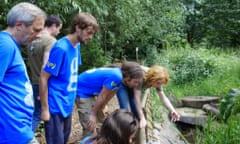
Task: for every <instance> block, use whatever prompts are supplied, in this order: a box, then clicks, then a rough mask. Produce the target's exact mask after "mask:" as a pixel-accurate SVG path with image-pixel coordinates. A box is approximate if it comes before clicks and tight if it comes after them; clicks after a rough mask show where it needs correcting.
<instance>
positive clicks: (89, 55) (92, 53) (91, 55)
mask: <svg viewBox="0 0 240 144" xmlns="http://www.w3.org/2000/svg"><path fill="white" fill-rule="evenodd" d="M81 55H82V65H81V66H80V68H79V72H82V71H85V70H87V69H90V68H93V67H101V66H103V65H106V64H109V63H110V62H111V61H110V58H107V57H105V56H104V53H103V50H102V49H99V43H98V39H97V38H95V39H93V40H92V41H91V42H89V43H88V44H87V45H81Z"/></svg>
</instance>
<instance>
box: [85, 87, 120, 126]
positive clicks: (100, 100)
mask: <svg viewBox="0 0 240 144" xmlns="http://www.w3.org/2000/svg"><path fill="white" fill-rule="evenodd" d="M115 93H116V91H110V90H108V89H107V88H105V87H103V88H102V90H101V92H100V94H99V95H98V97H97V100H96V102H95V104H94V106H93V108H92V110H91V113H90V115H89V120H88V127H89V128H90V130H94V129H95V128H96V123H97V119H96V115H97V112H98V111H99V110H100V109H102V108H103V107H104V106H105V105H106V104H107V103H108V102H109V100H110V99H111V98H112V97H113V96H114V94H115Z"/></svg>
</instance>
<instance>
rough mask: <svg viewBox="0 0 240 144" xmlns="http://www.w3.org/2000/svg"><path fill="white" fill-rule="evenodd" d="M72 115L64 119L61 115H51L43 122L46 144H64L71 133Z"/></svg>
mask: <svg viewBox="0 0 240 144" xmlns="http://www.w3.org/2000/svg"><path fill="white" fill-rule="evenodd" d="M71 125H72V115H69V116H68V117H66V118H64V117H62V115H61V114H51V117H50V120H49V121H47V122H44V128H45V137H46V141H47V144H66V143H67V141H68V138H69V135H70V132H71Z"/></svg>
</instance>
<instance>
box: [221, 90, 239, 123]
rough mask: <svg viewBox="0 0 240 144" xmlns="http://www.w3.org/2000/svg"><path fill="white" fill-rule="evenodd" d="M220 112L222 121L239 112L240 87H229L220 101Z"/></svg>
mask: <svg viewBox="0 0 240 144" xmlns="http://www.w3.org/2000/svg"><path fill="white" fill-rule="evenodd" d="M219 109H220V114H221V118H222V119H223V120H224V121H227V120H228V118H229V117H230V116H231V115H236V114H237V113H240V89H230V90H229V91H228V92H227V94H226V95H225V96H224V98H223V99H222V100H221V103H220V108H219Z"/></svg>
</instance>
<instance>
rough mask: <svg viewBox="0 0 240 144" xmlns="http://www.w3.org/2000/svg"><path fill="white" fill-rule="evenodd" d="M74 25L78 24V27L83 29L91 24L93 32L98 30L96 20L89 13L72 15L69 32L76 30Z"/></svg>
mask: <svg viewBox="0 0 240 144" xmlns="http://www.w3.org/2000/svg"><path fill="white" fill-rule="evenodd" d="M76 26H78V27H79V28H80V29H85V28H87V27H89V26H92V27H93V29H94V31H95V33H97V32H98V31H99V25H98V23H97V20H96V19H95V17H93V16H92V15H91V14H89V13H78V14H76V15H75V16H74V18H73V20H72V25H71V29H70V33H74V32H75V31H76V29H75V27H76Z"/></svg>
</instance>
